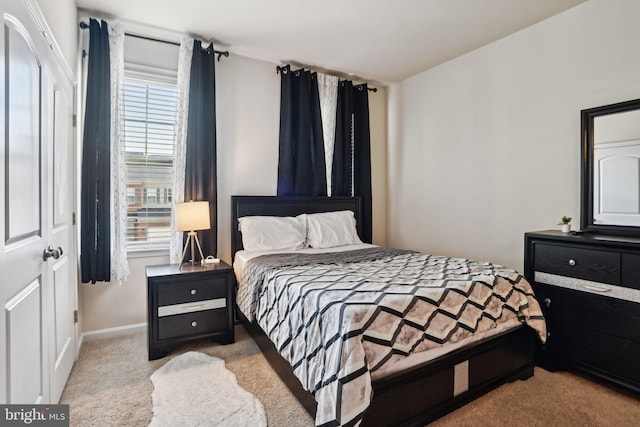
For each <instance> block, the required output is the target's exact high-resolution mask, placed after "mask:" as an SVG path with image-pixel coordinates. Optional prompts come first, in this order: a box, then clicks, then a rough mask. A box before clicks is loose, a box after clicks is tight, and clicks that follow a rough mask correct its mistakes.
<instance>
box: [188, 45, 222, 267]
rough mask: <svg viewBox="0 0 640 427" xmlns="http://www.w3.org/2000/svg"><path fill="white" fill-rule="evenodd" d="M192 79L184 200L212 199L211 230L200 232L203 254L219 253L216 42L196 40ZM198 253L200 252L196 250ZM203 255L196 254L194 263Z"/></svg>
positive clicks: (210, 205) (210, 204)
mask: <svg viewBox="0 0 640 427" xmlns="http://www.w3.org/2000/svg"><path fill="white" fill-rule="evenodd" d="M190 76H191V77H190V81H189V113H188V120H187V153H186V164H185V183H184V200H185V201H189V200H193V201H199V200H204V201H208V202H209V210H210V212H209V217H210V218H209V219H210V221H211V230H201V231H198V239H199V240H200V244H201V246H202V252H203V253H204V256H205V257H206V256H208V255H213V256H216V253H217V247H218V233H217V210H218V208H217V198H218V187H217V171H216V74H215V54H214V52H213V44H211V45H210V46H209V47H208V48H206V49H203V48H202V43H201V42H200V40H195V41H194V42H193V56H192V59H191V74H190ZM196 252H197V251H196ZM199 259H200V256H199V254H196V260H194V261H195V262H200V261H199Z"/></svg>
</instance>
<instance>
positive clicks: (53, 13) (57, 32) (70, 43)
mask: <svg viewBox="0 0 640 427" xmlns="http://www.w3.org/2000/svg"><path fill="white" fill-rule="evenodd" d="M35 2H36V3H37V4H38V7H39V8H40V10H41V11H42V14H43V15H44V17H45V20H46V21H47V24H48V25H49V28H51V32H53V36H54V37H55V39H56V42H57V43H58V45H59V46H60V50H61V51H62V54H63V55H64V58H65V60H66V61H67V65H69V67H70V68H71V69H72V70H75V68H76V59H77V53H78V43H77V40H78V9H77V8H76V3H75V1H74V0H55V1H51V0H35Z"/></svg>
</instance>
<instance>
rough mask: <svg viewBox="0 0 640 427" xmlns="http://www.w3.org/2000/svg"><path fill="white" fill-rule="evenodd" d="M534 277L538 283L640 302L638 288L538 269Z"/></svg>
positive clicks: (639, 290)
mask: <svg viewBox="0 0 640 427" xmlns="http://www.w3.org/2000/svg"><path fill="white" fill-rule="evenodd" d="M534 278H535V281H536V282H538V283H545V284H547V285H554V286H561V287H563V288H567V289H573V290H575V291H581V292H589V293H592V294H596V295H601V296H605V297H611V298H618V299H621V300H625V301H631V302H637V303H640V289H632V288H625V287H622V286H616V285H610V284H608V283H601V282H593V281H591V280H584V279H576V278H573V277H566V276H560V275H557V274H550V273H542V272H540V271H536V272H535V275H534Z"/></svg>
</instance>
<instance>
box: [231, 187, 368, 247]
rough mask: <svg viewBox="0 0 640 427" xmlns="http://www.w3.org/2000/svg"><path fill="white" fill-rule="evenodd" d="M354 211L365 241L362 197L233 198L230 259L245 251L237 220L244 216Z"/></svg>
mask: <svg viewBox="0 0 640 427" xmlns="http://www.w3.org/2000/svg"><path fill="white" fill-rule="evenodd" d="M346 210H350V211H353V214H354V215H355V218H356V228H357V230H358V236H360V238H362V229H361V224H362V199H361V198H360V197H277V196H231V258H232V259H234V258H235V256H236V252H237V251H239V250H242V233H240V230H238V218H242V217H243V216H256V215H261V216H296V215H300V214H303V213H320V212H333V211H346Z"/></svg>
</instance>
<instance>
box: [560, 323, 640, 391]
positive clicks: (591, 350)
mask: <svg viewBox="0 0 640 427" xmlns="http://www.w3.org/2000/svg"><path fill="white" fill-rule="evenodd" d="M548 343H549V349H550V350H551V349H553V350H552V351H553V354H555V355H557V356H559V357H561V358H562V359H564V360H570V361H572V362H573V363H575V364H577V365H579V366H580V367H582V368H583V369H586V370H588V371H589V372H590V373H593V374H595V375H597V376H599V377H604V378H605V379H609V380H612V381H614V382H620V381H622V383H623V385H625V386H626V387H631V388H632V389H635V391H636V392H638V391H639V390H640V364H639V363H638V360H640V344H639V343H637V342H635V341H630V340H627V339H623V338H618V337H615V336H613V335H608V334H603V333H602V332H598V331H595V330H591V329H582V330H576V329H560V330H559V331H558V332H557V333H556V334H554V335H552V336H550V337H549V339H548Z"/></svg>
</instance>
